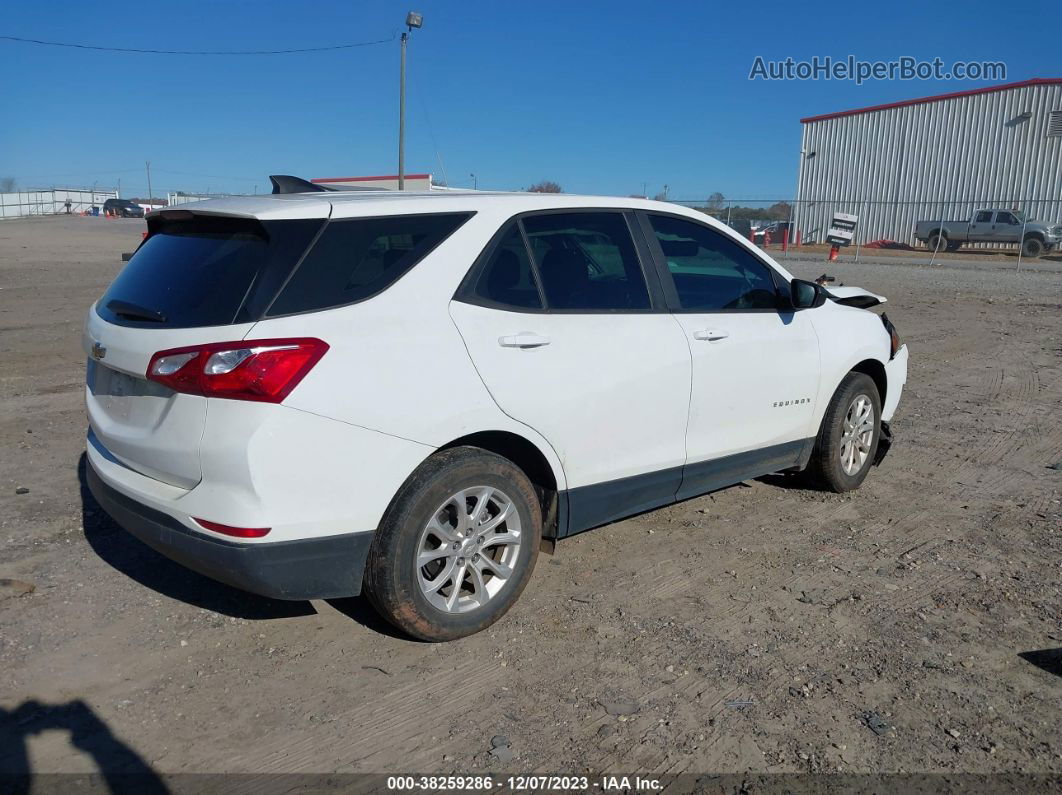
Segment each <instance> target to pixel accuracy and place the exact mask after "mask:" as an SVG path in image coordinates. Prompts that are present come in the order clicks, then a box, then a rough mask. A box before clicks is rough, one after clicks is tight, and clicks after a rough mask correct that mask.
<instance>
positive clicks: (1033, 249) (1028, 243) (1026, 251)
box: [1021, 237, 1044, 259]
mask: <svg viewBox="0 0 1062 795" xmlns="http://www.w3.org/2000/svg"><path fill="white" fill-rule="evenodd" d="M1021 253H1022V255H1023V256H1026V257H1032V258H1033V259H1035V258H1036V257H1039V256H1040V255H1041V254H1043V253H1044V241H1042V240H1041V239H1040V238H1038V237H1027V238H1025V242H1024V243H1022V244H1021Z"/></svg>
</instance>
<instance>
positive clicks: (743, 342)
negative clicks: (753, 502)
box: [646, 214, 829, 497]
mask: <svg viewBox="0 0 1062 795" xmlns="http://www.w3.org/2000/svg"><path fill="white" fill-rule="evenodd" d="M646 220H647V222H648V227H649V228H647V230H646V231H647V234H651V236H652V240H653V241H655V243H656V245H657V254H658V257H659V259H660V260H661V262H662V263H663V264H664V265H665V266H666V267H664V268H661V271H662V278H664V279H665V281H666V283H665V291H666V292H667V294H668V297H669V300H670V301H671V303H672V304H673V310H674V313H675V314H674V317H675V319H676V320H677V321H678V324H679V325H680V326H681V328H682V330H683V333H684V335H685V337H686V340H687V342H688V345H689V348H690V351H691V354H692V360H693V391H692V393H691V400H690V416H689V428H688V431H687V433H686V455H687V462H686V467H685V473H684V476H683V482H682V487H681V489H680V493H679V497H689V496H692V495H694V494H699V493H703V492H705V491H709V490H711V489H713V488H719V487H720V486H723V485H728V484H730V483H734V482H737V481H739V480H744V479H745V478H749V477H756V476H759V475H763V474H766V473H767V472H772V471H776V470H778V469H784V468H786V467H789V466H792V465H794V464H795V463H796V462H797V461H798V460H799V459H800V455H801V452H802V451H803V450H804V445H805V442H806V440H807V439H808V438H809V436H812V435H814V433H815V430H814V429H813V428H812V421H813V420H812V418H813V416H814V408H815V403H816V401H817V400H820V399H828V398H829V395H826V396H820V395H818V394H817V389H818V381H819V377H818V375H819V346H818V337H817V336H816V334H815V330H814V328H813V327H812V325H811V322H810V321H809V320H808V318H807V317H806V313H804V312H792V311H782V310H780V309H779V306H780V303H779V286H781V284H782V283H784V279H782V277H781V276H780V275H777V274H775V273H774V272H773V270H772V268H770V266H769V265H767V264H766V263H765V262H764V261H763V260H762V259H761V258H760V257H759V256H757V254H755V253H754V252H753V251H751V250H750V249H749V248H748V247H747V246H745V245H743V244H742V243H740V242H738V241H736V240H734V239H733V238H731V237H730V236H728V235H725V234H723V233H722V232H719V231H717V230H715V229H712V228H711V227H709V226H707V225H705V224H700V223H697V222H695V221H693V220H691V219H686V218H680V217H678V216H671V215H656V214H648V215H647V216H646Z"/></svg>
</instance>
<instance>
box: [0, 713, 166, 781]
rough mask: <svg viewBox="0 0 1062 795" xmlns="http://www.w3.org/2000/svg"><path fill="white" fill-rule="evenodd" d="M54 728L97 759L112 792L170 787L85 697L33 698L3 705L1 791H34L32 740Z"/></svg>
mask: <svg viewBox="0 0 1062 795" xmlns="http://www.w3.org/2000/svg"><path fill="white" fill-rule="evenodd" d="M55 730H59V731H66V732H69V734H70V744H71V745H72V746H73V747H74V748H76V749H78V750H79V751H82V752H84V753H86V754H88V755H89V756H91V757H92V760H93V762H95V764H96V767H97V768H98V769H99V773H100V775H101V776H102V779H103V782H104V783H105V786H106V789H107V790H109V791H110V792H137V793H149V794H150V793H165V792H168V791H169V790H168V788H167V787H166V785H165V784H164V783H163V781H162V778H161V777H160V776H159V774H158V773H156V772H155V771H154V770H153V769H152V767H151V765H149V764H148V763H147V762H146V761H144V759H143V758H141V756H140V755H139V754H138V753H137V752H136V751H134V750H133V749H132V748H131V747H129V746H128V745H127V744H126V743H124V742H123V741H121V740H119V739H118V738H117V737H115V736H114V734H112V733H111V730H110V728H109V727H108V726H107V724H106V723H104V722H103V720H101V719H100V717H99V716H98V715H97V714H96V713H95V712H94V711H93V710H92V708H91V707H90V706H89V705H88V704H86V703H85V702H84V701H80V700H75V701H68V702H66V703H65V704H42V703H40V702H38V701H32V700H31V701H24V702H22V704H20V705H19V706H18V707H16V708H15V709H13V710H10V711H8V710H5V709H2V708H0V791H3V792H5V793H12V795H24V794H25V793H29V792H31V791H33V790H34V786H33V785H34V781H33V771H32V770H30V762H29V752H28V748H27V740H28V738H29V737H31V736H33V735H36V734H40V733H41V732H45V731H55ZM71 784H76V782H71Z"/></svg>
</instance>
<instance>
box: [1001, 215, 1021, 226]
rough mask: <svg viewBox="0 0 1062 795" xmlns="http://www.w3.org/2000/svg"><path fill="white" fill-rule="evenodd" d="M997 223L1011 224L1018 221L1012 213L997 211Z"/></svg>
mask: <svg viewBox="0 0 1062 795" xmlns="http://www.w3.org/2000/svg"><path fill="white" fill-rule="evenodd" d="M996 223H997V224H1009V225H1011V226H1014V225H1016V224H1017V223H1018V222H1017V220H1016V219H1015V218H1014V216H1013V215H1011V214H1010V213H996Z"/></svg>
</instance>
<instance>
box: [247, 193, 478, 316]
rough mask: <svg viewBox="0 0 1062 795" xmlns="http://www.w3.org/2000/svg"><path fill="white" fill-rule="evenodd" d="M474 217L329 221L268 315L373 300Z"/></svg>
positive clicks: (409, 217) (411, 217)
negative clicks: (373, 297) (372, 298)
mask: <svg viewBox="0 0 1062 795" xmlns="http://www.w3.org/2000/svg"><path fill="white" fill-rule="evenodd" d="M470 217H471V216H470V215H468V214H465V213H449V214H439V215H395V216H389V217H385V218H356V219H351V220H338V221H329V222H328V225H327V226H326V227H325V230H324V231H323V232H322V233H321V236H320V237H319V238H318V239H317V242H316V243H314V245H313V248H311V249H310V251H309V253H307V254H306V257H305V258H304V259H303V261H302V263H301V264H300V265H299V267H298V269H297V270H296V271H295V273H294V274H293V275H292V277H291V279H290V280H289V281H288V283H287V284H286V285H284V289H283V290H281V291H280V295H278V296H277V297H276V300H275V301H273V304H272V306H270V307H269V311H268V313H267V314H268V315H269V316H271V317H272V316H275V315H287V314H293V313H295V312H306V311H310V310H318V309H328V308H330V307H334V306H343V305H344V304H352V303H354V302H355V301H362V300H364V299H366V298H371V297H372V296H374V295H376V294H377V293H379V292H381V291H383V290H385V289H387V288H388V287H390V286H391V285H392V284H393V283H394V282H395V281H397V280H398V279H399V278H400V277H401V276H402V275H403V274H404V273H405V272H406V271H408V270H409V269H410V268H412V267H413V266H414V265H416V264H417V263H418V262H420V261H421V260H422V259H424V257H426V256H427V255H428V254H429V253H430V252H431V250H432V249H433V248H435V247H436V246H437V245H439V244H440V243H441V242H442V241H444V240H445V239H446V238H448V237H449V236H450V235H452V234H453V233H454V231H456V230H457V228H458V227H459V226H461V224H463V223H464V222H465V221H467V220H468V219H469V218H470Z"/></svg>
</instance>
